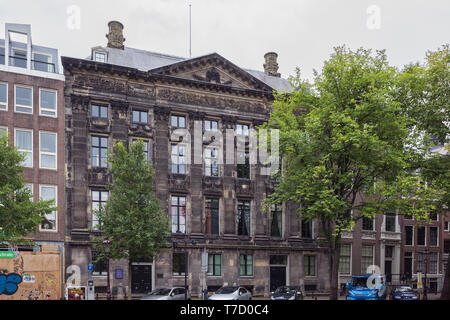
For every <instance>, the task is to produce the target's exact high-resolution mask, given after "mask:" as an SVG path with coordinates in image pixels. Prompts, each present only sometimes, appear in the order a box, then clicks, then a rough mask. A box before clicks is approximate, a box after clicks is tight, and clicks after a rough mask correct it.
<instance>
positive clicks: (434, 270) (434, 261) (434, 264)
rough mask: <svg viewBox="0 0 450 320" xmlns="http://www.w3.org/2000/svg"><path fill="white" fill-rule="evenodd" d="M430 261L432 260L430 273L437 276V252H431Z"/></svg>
mask: <svg viewBox="0 0 450 320" xmlns="http://www.w3.org/2000/svg"><path fill="white" fill-rule="evenodd" d="M429 260H430V273H431V274H437V273H438V261H439V259H438V253H437V252H431V253H430V254H429Z"/></svg>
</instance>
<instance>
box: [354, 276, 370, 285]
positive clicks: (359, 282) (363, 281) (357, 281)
mask: <svg viewBox="0 0 450 320" xmlns="http://www.w3.org/2000/svg"><path fill="white" fill-rule="evenodd" d="M352 287H367V278H366V277H357V278H353V279H352Z"/></svg>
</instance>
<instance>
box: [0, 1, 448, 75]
mask: <svg viewBox="0 0 450 320" xmlns="http://www.w3.org/2000/svg"><path fill="white" fill-rule="evenodd" d="M189 4H191V5H192V57H195V56H200V55H203V54H208V53H212V52H217V53H219V54H220V55H222V56H224V57H225V58H227V59H228V60H230V61H231V62H233V63H235V64H237V65H239V66H241V67H243V68H247V69H255V70H263V63H264V58H263V56H264V54H265V53H266V52H268V51H275V52H277V53H278V64H279V67H280V69H279V72H281V74H282V77H287V76H289V75H290V74H293V72H294V70H295V68H296V67H300V69H301V70H302V74H303V76H304V77H306V78H310V79H311V78H312V70H313V69H320V68H321V67H322V63H323V61H324V60H326V59H328V57H329V55H330V54H331V52H332V50H333V47H334V46H338V45H343V44H345V45H347V46H349V47H350V48H352V49H356V48H358V47H365V48H372V49H386V51H387V55H388V57H389V61H390V62H391V63H392V64H393V65H396V66H402V65H404V64H407V63H409V62H415V61H423V58H424V56H425V52H426V51H427V50H436V49H437V48H439V47H440V46H441V45H443V44H445V43H449V42H450V36H449V35H450V18H449V17H450V1H449V0H278V1H275V0H272V1H269V0H146V1H144V0H125V1H124V0H82V1H77V0H20V1H18V0H16V1H9V0H1V5H0V8H1V9H0V28H1V30H0V38H4V31H3V30H4V24H5V22H11V23H26V24H31V26H32V37H33V43H34V44H39V45H44V46H49V47H54V48H58V49H59V51H60V55H62V56H63V55H64V56H71V57H77V58H85V57H87V56H88V55H89V54H90V48H91V47H93V46H97V45H106V42H107V39H106V37H105V34H106V33H107V31H108V30H107V23H108V21H110V20H118V21H120V22H122V23H123V24H124V26H125V29H124V36H125V38H126V42H125V46H128V47H134V48H139V49H144V50H150V51H155V52H161V53H166V54H171V55H176V56H182V57H189ZM73 5H75V6H76V7H75V10H74V9H73V8H74V7H73ZM78 10H79V13H80V14H79V18H80V19H77V12H78Z"/></svg>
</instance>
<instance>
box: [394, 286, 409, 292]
mask: <svg viewBox="0 0 450 320" xmlns="http://www.w3.org/2000/svg"><path fill="white" fill-rule="evenodd" d="M395 291H397V292H411V291H413V289H412V288H411V287H398V288H397V289H395Z"/></svg>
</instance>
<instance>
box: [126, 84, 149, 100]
mask: <svg viewBox="0 0 450 320" xmlns="http://www.w3.org/2000/svg"><path fill="white" fill-rule="evenodd" d="M127 90H128V92H127V95H128V96H132V97H137V98H147V99H149V98H150V99H152V98H153V99H154V98H155V97H156V94H155V88H153V87H149V86H141V85H138V84H134V83H133V84H129V85H128V87H127Z"/></svg>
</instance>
